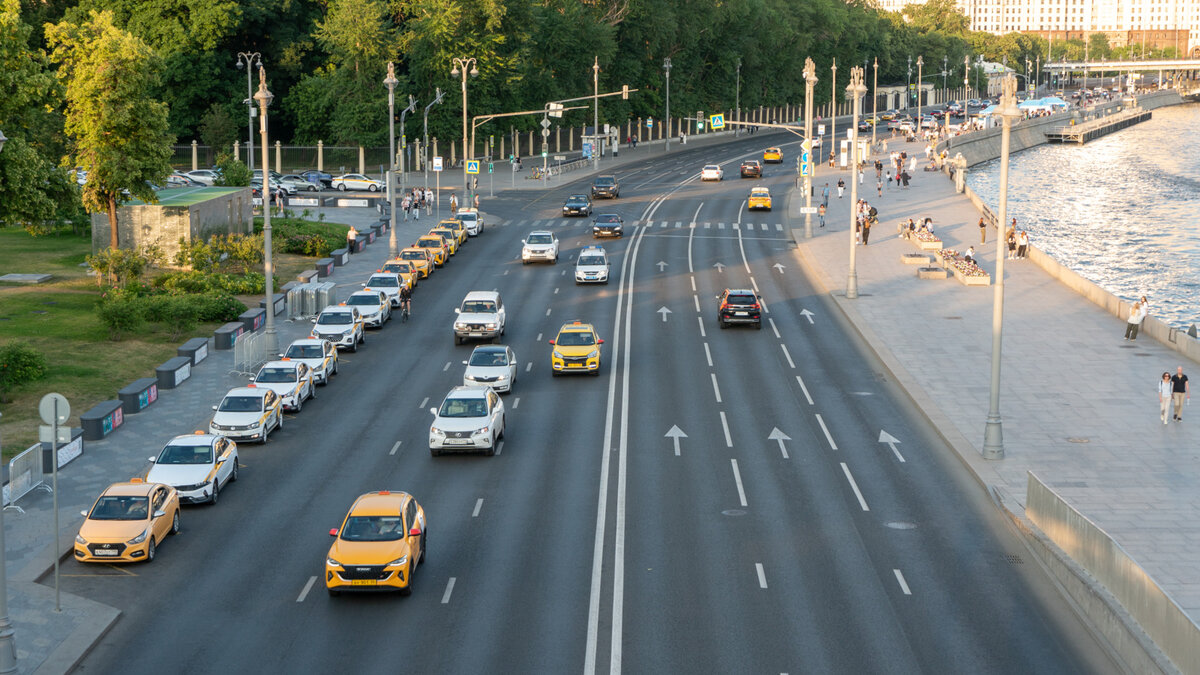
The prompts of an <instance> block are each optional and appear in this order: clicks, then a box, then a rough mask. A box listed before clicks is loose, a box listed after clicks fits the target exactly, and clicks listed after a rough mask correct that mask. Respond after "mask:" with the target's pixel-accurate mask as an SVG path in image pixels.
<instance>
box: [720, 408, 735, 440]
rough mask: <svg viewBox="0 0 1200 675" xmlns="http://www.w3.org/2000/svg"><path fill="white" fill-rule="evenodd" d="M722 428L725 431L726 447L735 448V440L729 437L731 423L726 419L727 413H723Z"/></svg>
mask: <svg viewBox="0 0 1200 675" xmlns="http://www.w3.org/2000/svg"><path fill="white" fill-rule="evenodd" d="M721 428H722V429H724V430H725V447H727V448H732V447H733V439H732V438H730V437H729V422H728V421H726V419H725V411H724V410H722V411H721Z"/></svg>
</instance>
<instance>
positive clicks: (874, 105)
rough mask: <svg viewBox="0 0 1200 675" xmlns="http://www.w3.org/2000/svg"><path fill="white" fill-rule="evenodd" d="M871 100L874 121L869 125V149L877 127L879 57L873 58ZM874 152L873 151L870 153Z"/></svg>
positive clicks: (873, 142) (873, 143) (872, 143)
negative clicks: (873, 70) (873, 69)
mask: <svg viewBox="0 0 1200 675" xmlns="http://www.w3.org/2000/svg"><path fill="white" fill-rule="evenodd" d="M871 98H872V99H874V101H873V102H872V104H871V117H872V118H873V119H874V120H875V121H874V122H872V123H871V147H872V148H873V147H875V127H877V126H879V57H878V56H876V57H875V85H874V86H873V87H872V89H871ZM872 152H874V151H872Z"/></svg>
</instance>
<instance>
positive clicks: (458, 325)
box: [454, 321, 467, 330]
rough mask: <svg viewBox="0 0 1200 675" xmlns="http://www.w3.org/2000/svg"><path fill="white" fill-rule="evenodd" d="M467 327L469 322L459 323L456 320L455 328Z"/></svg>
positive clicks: (463, 328)
mask: <svg viewBox="0 0 1200 675" xmlns="http://www.w3.org/2000/svg"><path fill="white" fill-rule="evenodd" d="M466 329H467V324H465V323H459V322H457V321H455V322H454V330H466Z"/></svg>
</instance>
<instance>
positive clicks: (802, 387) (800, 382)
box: [796, 375, 813, 405]
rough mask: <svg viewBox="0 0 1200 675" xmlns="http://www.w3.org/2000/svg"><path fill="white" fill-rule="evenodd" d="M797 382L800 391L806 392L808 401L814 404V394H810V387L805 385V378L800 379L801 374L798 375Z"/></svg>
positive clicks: (805, 395)
mask: <svg viewBox="0 0 1200 675" xmlns="http://www.w3.org/2000/svg"><path fill="white" fill-rule="evenodd" d="M796 384H799V385H800V391H802V392H804V398H805V400H807V401H808V404H809V405H812V404H813V400H812V396H809V395H808V387H806V386H804V380H802V379H800V376H799V375H797V376H796Z"/></svg>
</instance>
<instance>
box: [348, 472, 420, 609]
mask: <svg viewBox="0 0 1200 675" xmlns="http://www.w3.org/2000/svg"><path fill="white" fill-rule="evenodd" d="M329 534H330V536H332V537H334V542H333V545H332V546H330V547H329V554H328V555H326V556H325V588H326V590H328V591H329V594H330V595H337V594H339V593H340V592H342V591H399V592H400V594H401V595H408V594H410V593H412V587H413V581H412V577H413V572H414V571H415V570H416V568H417V565H419V564H421V563H423V562H425V541H426V539H427V537H428V535H427V534H426V527H425V510H424V509H422V508H421V505H420V504H418V503H417V500H416V499H414V498H413V496H412V495H410V494H408V493H407V492H390V491H388V490H380V491H378V492H368V493H367V494H365V495H362V496H361V497H359V498H358V499H356V500H354V505H353V506H351V507H350V512H349V513H347V514H346V518H345V520H343V521H342V526H341V527H339V528H337V529H333V530H330V531H329Z"/></svg>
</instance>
